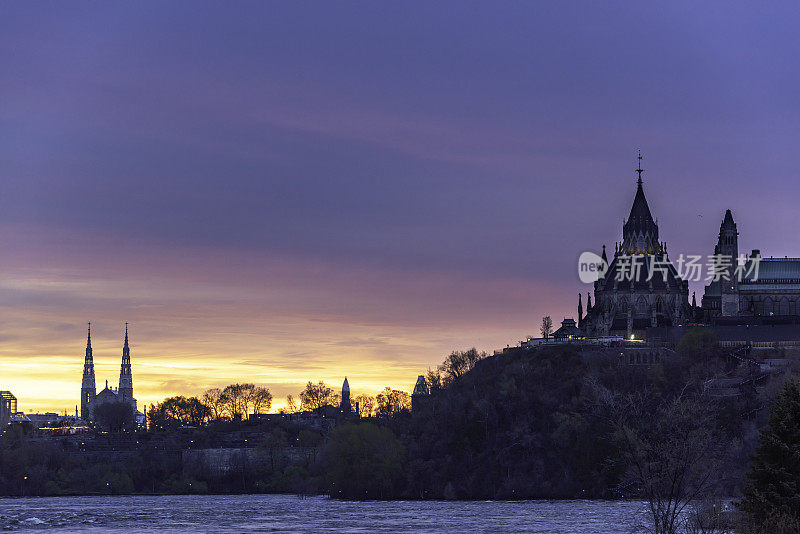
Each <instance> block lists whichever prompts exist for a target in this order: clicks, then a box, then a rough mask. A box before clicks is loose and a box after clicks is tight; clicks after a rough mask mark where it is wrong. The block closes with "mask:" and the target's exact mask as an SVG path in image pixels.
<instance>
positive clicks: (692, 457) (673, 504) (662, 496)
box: [616, 394, 724, 534]
mask: <svg viewBox="0 0 800 534" xmlns="http://www.w3.org/2000/svg"><path fill="white" fill-rule="evenodd" d="M616 411H617V413H618V414H621V415H622V416H623V421H622V423H621V425H620V427H619V432H620V438H621V439H620V441H619V444H620V448H621V452H622V457H623V460H624V462H625V464H626V467H627V474H626V479H627V482H628V483H629V484H630V485H631V486H632V487H634V488H638V491H639V492H640V493H641V494H642V496H643V497H644V498H645V499H647V501H648V504H649V511H650V517H651V520H652V522H653V528H652V531H653V532H655V533H656V534H674V533H675V532H677V531H678V530H679V529H680V528H683V526H684V523H685V521H683V520H682V514H683V512H684V510H685V508H686V507H687V506H688V505H689V504H690V503H692V502H696V501H697V500H698V499H701V498H708V497H709V492H710V491H711V490H712V488H711V484H712V481H713V480H714V477H713V475H714V471H715V469H716V468H717V466H718V465H720V463H721V460H722V458H721V456H722V452H723V450H724V443H723V442H722V440H721V436H720V435H719V433H718V432H717V431H716V430H715V428H716V427H715V419H716V409H715V407H714V405H713V404H712V403H711V402H710V401H708V399H706V398H703V397H699V396H695V397H690V396H689V395H678V396H677V397H675V398H672V399H669V398H668V399H661V400H658V399H652V398H648V397H647V396H646V394H645V395H641V394H639V395H629V396H627V397H625V398H624V400H622V402H620V403H619V404H618V405H617V410H616Z"/></svg>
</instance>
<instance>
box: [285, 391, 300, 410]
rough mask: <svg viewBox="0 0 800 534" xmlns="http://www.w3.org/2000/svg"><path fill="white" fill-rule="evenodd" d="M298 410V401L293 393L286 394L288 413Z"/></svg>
mask: <svg viewBox="0 0 800 534" xmlns="http://www.w3.org/2000/svg"><path fill="white" fill-rule="evenodd" d="M297 410H298V406H297V401H296V400H294V397H293V396H291V395H286V408H285V411H286V412H287V413H295V412H296V411H297Z"/></svg>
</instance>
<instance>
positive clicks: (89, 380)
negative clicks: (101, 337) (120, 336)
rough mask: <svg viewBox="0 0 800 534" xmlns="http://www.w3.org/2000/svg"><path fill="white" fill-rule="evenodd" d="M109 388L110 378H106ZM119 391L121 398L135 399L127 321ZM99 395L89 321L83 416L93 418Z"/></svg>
mask: <svg viewBox="0 0 800 534" xmlns="http://www.w3.org/2000/svg"><path fill="white" fill-rule="evenodd" d="M106 388H108V380H106ZM118 392H119V395H120V400H131V399H133V376H132V372H131V349H130V346H129V344H128V323H125V342H124V344H123V346H122V365H121V367H120V373H119V388H118ZM96 396H97V387H96V385H95V374H94V358H93V356H92V323H89V329H88V334H87V337H86V358H85V360H84V364H83V379H82V381H81V418H83V419H84V420H91V418H92V408H93V404H94V401H95V397H96Z"/></svg>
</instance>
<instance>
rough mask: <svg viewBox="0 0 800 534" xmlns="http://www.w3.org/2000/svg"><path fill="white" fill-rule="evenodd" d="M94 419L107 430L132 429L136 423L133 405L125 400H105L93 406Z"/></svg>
mask: <svg viewBox="0 0 800 534" xmlns="http://www.w3.org/2000/svg"><path fill="white" fill-rule="evenodd" d="M93 417H94V421H95V422H96V423H97V424H98V425H99V426H100V428H102V429H103V430H106V431H108V432H122V431H123V430H133V429H134V425H135V423H136V420H135V414H134V412H133V407H132V406H131V405H130V404H129V403H127V402H105V403H103V404H100V405H99V406H95V408H94V413H93Z"/></svg>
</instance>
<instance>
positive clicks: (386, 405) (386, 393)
mask: <svg viewBox="0 0 800 534" xmlns="http://www.w3.org/2000/svg"><path fill="white" fill-rule="evenodd" d="M375 402H376V404H377V407H376V408H375V413H376V415H381V416H384V417H391V416H393V415H397V414H399V413H401V412H407V411H409V410H410V409H411V396H410V395H409V394H408V393H406V392H405V391H399V390H396V389H392V388H390V387H387V388H386V389H384V390H383V391H382V392H381V393H378V395H377V396H376V397H375Z"/></svg>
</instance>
